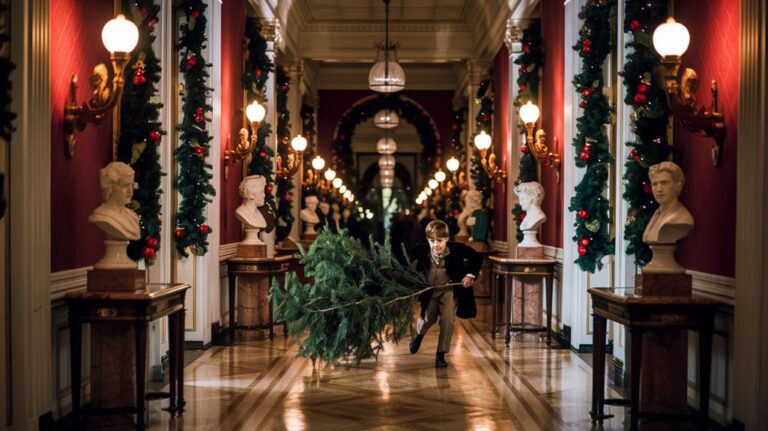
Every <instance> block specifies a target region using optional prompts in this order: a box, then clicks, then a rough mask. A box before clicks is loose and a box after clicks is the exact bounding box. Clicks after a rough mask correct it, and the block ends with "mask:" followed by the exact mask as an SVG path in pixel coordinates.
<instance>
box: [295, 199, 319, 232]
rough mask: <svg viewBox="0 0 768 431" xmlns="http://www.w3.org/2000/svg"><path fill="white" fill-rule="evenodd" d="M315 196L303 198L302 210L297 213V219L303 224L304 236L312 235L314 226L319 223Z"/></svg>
mask: <svg viewBox="0 0 768 431" xmlns="http://www.w3.org/2000/svg"><path fill="white" fill-rule="evenodd" d="M318 202H319V201H318V199H317V196H315V195H310V196H306V197H305V198H304V205H305V207H304V209H302V210H301V211H299V218H300V219H301V221H302V222H304V235H314V234H316V233H317V232H315V225H316V224H318V223H320V217H318V216H317V204H318Z"/></svg>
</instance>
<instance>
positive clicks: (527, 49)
mask: <svg viewBox="0 0 768 431" xmlns="http://www.w3.org/2000/svg"><path fill="white" fill-rule="evenodd" d="M523 52H524V53H526V54H528V53H530V52H531V44H530V43H526V44H525V45H523Z"/></svg>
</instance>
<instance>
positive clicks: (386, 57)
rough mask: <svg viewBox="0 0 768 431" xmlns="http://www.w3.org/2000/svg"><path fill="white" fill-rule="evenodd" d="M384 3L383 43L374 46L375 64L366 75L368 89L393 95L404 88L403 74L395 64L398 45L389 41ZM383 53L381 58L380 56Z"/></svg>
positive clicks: (387, 0)
mask: <svg viewBox="0 0 768 431" xmlns="http://www.w3.org/2000/svg"><path fill="white" fill-rule="evenodd" d="M383 1H384V11H385V12H384V13H385V21H384V43H381V42H379V43H377V44H376V62H375V63H374V64H373V67H371V71H370V72H369V73H368V88H370V89H371V90H373V91H378V92H379V93H394V92H396V91H400V90H402V89H403V88H405V72H403V68H402V66H400V63H398V62H397V49H398V48H399V47H400V44H399V43H394V42H392V43H390V41H389V2H390V0H383ZM382 52H383V56H382Z"/></svg>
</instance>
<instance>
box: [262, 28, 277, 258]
mask: <svg viewBox="0 0 768 431" xmlns="http://www.w3.org/2000/svg"><path fill="white" fill-rule="evenodd" d="M261 35H262V36H263V37H264V38H265V39H266V40H267V50H266V51H267V52H266V54H267V57H268V58H269V61H271V62H272V64H274V63H275V57H276V54H277V51H276V48H277V46H278V45H279V44H280V40H281V38H282V35H281V32H280V23H279V22H278V21H277V20H276V19H270V20H266V21H264V22H262V23H261ZM275 81H276V80H275V74H274V73H270V74H269V79H267V83H266V96H267V114H266V116H265V117H264V122H266V123H269V124H271V125H272V131H273V132H272V134H271V135H269V137H267V145H268V146H269V147H270V148H272V151H274V152H275V154H277V144H278V140H277V133H275V130H276V127H277V101H276V100H275ZM272 168H273V170H274V168H275V161H274V159H273V161H272ZM273 180H274V178H273ZM275 233H276V229H273V230H272V232H270V233H266V232H261V233H260V234H259V235H260V236H261V240H262V241H264V243H265V244H266V245H267V256H268V257H272V256H274V255H275Z"/></svg>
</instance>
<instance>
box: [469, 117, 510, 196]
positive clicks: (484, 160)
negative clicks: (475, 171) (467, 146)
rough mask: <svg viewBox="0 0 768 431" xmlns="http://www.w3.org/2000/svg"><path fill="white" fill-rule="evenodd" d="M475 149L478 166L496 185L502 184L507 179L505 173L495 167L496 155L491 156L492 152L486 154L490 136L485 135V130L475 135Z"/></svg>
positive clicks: (489, 146) (489, 144)
mask: <svg viewBox="0 0 768 431" xmlns="http://www.w3.org/2000/svg"><path fill="white" fill-rule="evenodd" d="M475 148H477V149H478V150H479V151H480V165H482V167H483V170H484V171H485V173H487V174H488V176H489V177H491V178H492V179H493V180H495V181H496V182H497V183H501V182H503V181H504V180H505V179H506V178H507V173H506V172H504V170H503V169H501V168H499V167H498V166H496V154H493V151H491V154H490V155H489V154H488V150H489V149H490V148H491V136H490V135H488V134H487V133H485V130H481V131H480V133H478V134H477V135H475Z"/></svg>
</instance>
